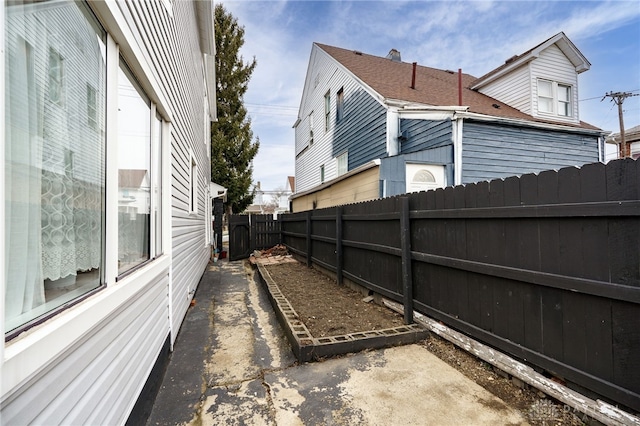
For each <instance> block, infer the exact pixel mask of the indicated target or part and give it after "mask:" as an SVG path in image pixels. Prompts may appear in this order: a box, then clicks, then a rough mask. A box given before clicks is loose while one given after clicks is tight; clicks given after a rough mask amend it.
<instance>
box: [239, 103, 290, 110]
mask: <svg viewBox="0 0 640 426" xmlns="http://www.w3.org/2000/svg"><path fill="white" fill-rule="evenodd" d="M245 105H247V106H252V107H266V108H277V109H291V110H295V111H297V110H298V107H296V106H288V105H274V104H253V103H248V102H245Z"/></svg>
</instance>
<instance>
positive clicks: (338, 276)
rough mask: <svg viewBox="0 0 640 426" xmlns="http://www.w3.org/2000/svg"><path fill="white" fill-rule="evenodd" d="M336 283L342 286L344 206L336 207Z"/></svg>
mask: <svg viewBox="0 0 640 426" xmlns="http://www.w3.org/2000/svg"><path fill="white" fill-rule="evenodd" d="M336 281H337V282H338V285H342V206H338V207H336Z"/></svg>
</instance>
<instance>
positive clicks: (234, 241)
mask: <svg viewBox="0 0 640 426" xmlns="http://www.w3.org/2000/svg"><path fill="white" fill-rule="evenodd" d="M280 242H281V235H280V222H279V221H278V220H276V219H274V218H273V215H271V214H252V215H231V216H229V260H239V259H244V258H247V257H249V255H250V254H251V253H252V252H253V251H254V250H263V249H266V248H269V247H273V246H275V245H277V244H280Z"/></svg>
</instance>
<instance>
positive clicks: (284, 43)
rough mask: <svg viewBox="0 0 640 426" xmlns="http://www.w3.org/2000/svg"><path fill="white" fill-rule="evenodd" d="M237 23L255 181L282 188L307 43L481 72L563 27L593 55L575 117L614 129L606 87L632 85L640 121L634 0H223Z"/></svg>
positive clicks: (633, 109)
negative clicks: (246, 67)
mask: <svg viewBox="0 0 640 426" xmlns="http://www.w3.org/2000/svg"><path fill="white" fill-rule="evenodd" d="M217 2H218V3H221V4H223V5H224V7H225V9H226V10H227V11H228V12H231V14H232V15H233V16H234V17H235V18H237V20H238V23H239V24H240V25H241V26H243V27H244V29H245V44H244V46H243V47H242V49H241V55H242V56H243V58H244V61H245V62H248V61H250V60H251V59H252V58H253V57H255V58H256V60H257V63H258V65H257V67H256V69H255V71H254V73H253V75H252V77H251V80H250V82H249V88H248V90H247V93H246V94H245V96H244V102H245V106H246V107H247V109H248V111H249V116H250V117H251V120H252V126H251V127H252V130H253V133H254V137H258V138H259V139H260V150H259V152H258V155H257V156H256V158H255V159H254V162H253V165H254V170H253V178H254V183H255V182H258V181H260V183H261V188H262V189H263V190H266V191H270V190H277V189H283V188H285V185H286V178H287V176H293V175H294V174H295V154H294V145H295V138H294V130H293V127H292V126H293V124H294V123H295V121H296V119H297V113H298V107H299V105H300V100H301V97H302V90H303V87H304V79H305V76H306V72H307V66H308V64H309V58H310V54H311V46H312V44H313V43H314V42H318V43H323V44H328V45H331V46H337V47H342V48H345V49H349V50H360V51H362V52H364V53H368V54H371V55H376V56H382V57H384V56H386V55H387V53H389V50H391V49H392V48H395V49H397V50H399V51H400V52H401V55H402V61H404V62H409V63H411V62H417V63H418V64H419V65H423V66H428V67H433V68H440V69H458V68H462V70H463V72H465V73H468V74H471V75H474V76H476V77H480V76H482V75H484V74H485V73H487V72H489V71H491V70H493V69H494V68H497V67H498V66H500V65H501V64H503V63H504V61H505V60H506V59H508V58H510V57H512V56H513V55H517V54H521V53H523V52H525V51H527V50H529V49H530V48H532V47H534V46H536V45H537V44H539V43H541V42H543V41H545V40H546V39H548V38H549V37H551V36H553V35H555V34H557V33H559V32H560V31H563V32H564V33H565V34H566V35H567V36H568V37H569V39H570V40H571V41H572V42H573V43H574V44H575V45H576V47H577V48H578V49H579V50H580V51H581V52H582V54H583V55H584V56H585V57H586V58H587V60H588V61H589V62H590V63H591V69H590V70H588V71H586V72H584V73H582V74H580V75H579V80H578V99H579V113H580V119H581V120H582V121H585V122H587V123H590V124H592V125H595V126H597V127H599V128H601V129H603V130H609V131H614V132H618V131H619V129H620V128H619V121H618V108H617V106H616V105H615V104H614V103H613V102H611V100H610V99H609V98H606V99H604V100H602V99H603V96H604V95H605V94H606V93H608V92H630V93H632V94H633V95H638V96H633V97H629V98H627V99H625V101H624V103H623V111H624V115H623V117H624V124H625V128H630V127H633V126H637V125H640V0H624V1H620V0H618V1H569V0H565V1H550V2H545V1H517V0H512V1H446V2H441V1H427V0H422V1H389V0H388V1H337V0H336V1H284V0H270V1H267V0H263V1H245V0H221V1H217Z"/></svg>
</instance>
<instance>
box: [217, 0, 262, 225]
mask: <svg viewBox="0 0 640 426" xmlns="http://www.w3.org/2000/svg"><path fill="white" fill-rule="evenodd" d="M215 31H216V36H215V39H216V90H217V93H216V95H217V101H216V102H217V110H218V121H217V122H214V123H212V124H211V180H212V181H213V182H215V183H217V184H220V185H222V186H224V187H226V188H227V206H226V207H227V209H226V210H227V213H232V212H233V213H240V212H243V211H244V210H245V209H246V208H247V207H248V206H249V205H250V204H251V203H252V202H253V198H254V196H255V189H253V190H252V191H250V190H249V187H250V186H251V181H252V175H253V167H252V164H251V161H252V160H253V158H254V157H255V156H256V154H257V153H258V148H259V146H260V140H259V139H258V138H256V141H255V142H252V140H253V132H252V131H251V119H250V118H249V117H248V116H247V109H246V108H245V106H244V101H243V96H244V94H245V92H246V91H247V85H248V83H249V79H250V78H251V73H252V72H253V70H254V68H255V67H256V63H257V62H256V59H255V57H254V58H253V60H252V61H251V62H250V63H247V64H245V63H244V62H243V58H242V56H241V55H240V54H239V51H240V48H241V47H242V45H243V44H244V27H241V26H239V25H238V20H237V19H236V18H234V17H233V15H232V14H231V13H230V12H227V11H226V10H225V8H224V6H222V5H221V4H219V3H218V4H216V6H215Z"/></svg>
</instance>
